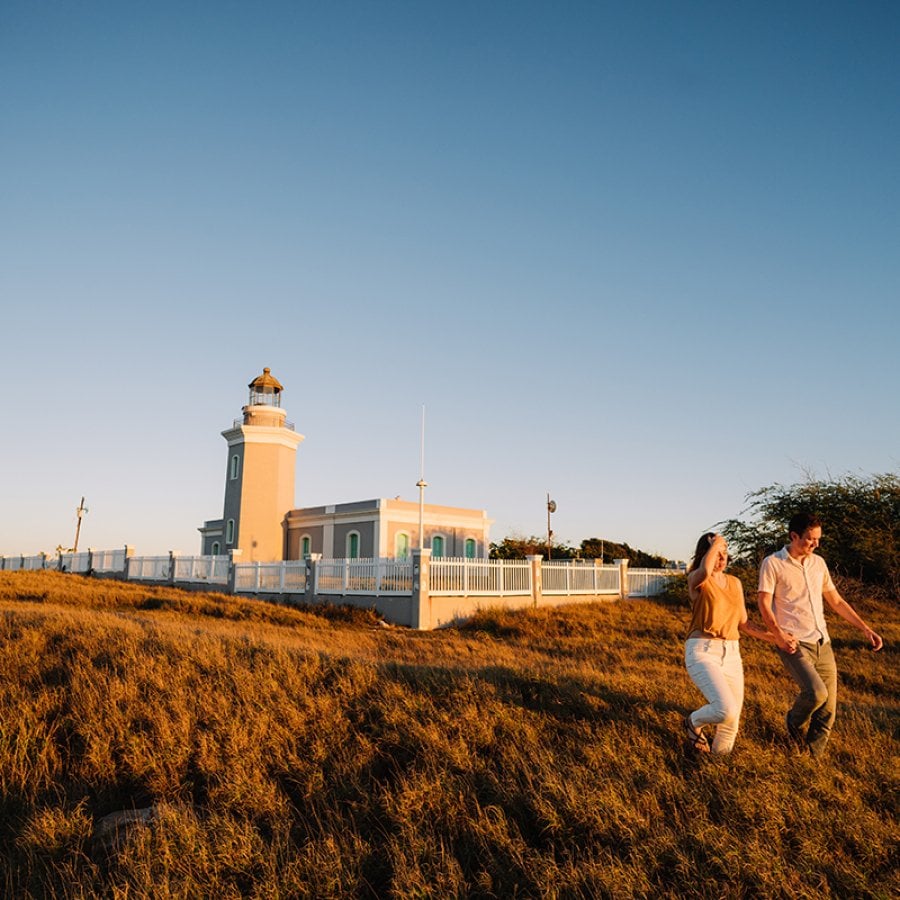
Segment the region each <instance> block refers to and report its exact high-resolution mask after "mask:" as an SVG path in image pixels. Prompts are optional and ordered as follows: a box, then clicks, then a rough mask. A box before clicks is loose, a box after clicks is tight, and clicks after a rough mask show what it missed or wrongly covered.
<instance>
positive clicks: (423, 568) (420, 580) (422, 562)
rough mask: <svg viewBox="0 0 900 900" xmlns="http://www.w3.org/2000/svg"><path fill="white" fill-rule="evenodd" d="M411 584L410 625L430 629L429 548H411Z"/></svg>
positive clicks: (418, 628)
mask: <svg viewBox="0 0 900 900" xmlns="http://www.w3.org/2000/svg"><path fill="white" fill-rule="evenodd" d="M412 556H413V559H412V565H413V586H412V610H411V621H410V623H409V624H410V627H411V628H415V629H416V630H417V631H428V630H430V629H431V548H430V547H424V548H421V549H420V548H416V549H415V550H413V554H412Z"/></svg>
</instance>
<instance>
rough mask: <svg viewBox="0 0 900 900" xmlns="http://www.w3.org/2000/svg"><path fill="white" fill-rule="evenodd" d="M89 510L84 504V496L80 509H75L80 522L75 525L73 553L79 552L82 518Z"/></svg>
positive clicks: (79, 505)
mask: <svg viewBox="0 0 900 900" xmlns="http://www.w3.org/2000/svg"><path fill="white" fill-rule="evenodd" d="M87 511H88V508H87V507H86V506H85V505H84V497H82V498H81V503H79V504H78V509H76V510H75V515H76V516H78V524H77V525H76V526H75V546H74V547H73V548H72V552H73V553H77V552H78V536H79V535H80V534H81V520H82V519H83V518H84V514H85V513H86V512H87Z"/></svg>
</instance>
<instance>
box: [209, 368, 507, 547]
mask: <svg viewBox="0 0 900 900" xmlns="http://www.w3.org/2000/svg"><path fill="white" fill-rule="evenodd" d="M248 387H249V389H250V397H249V401H248V403H247V405H246V406H245V407H243V410H242V418H241V419H238V420H236V421H235V422H234V425H233V426H232V427H231V428H228V429H226V430H225V431H223V432H222V437H224V438H225V440H226V442H227V443H228V456H227V465H226V471H225V502H224V505H223V510H222V518H221V519H211V520H209V521H207V522H204V524H203V525H202V526H201V527H200V529H199V531H200V535H201V550H200V552H201V553H202V554H203V555H204V556H218V555H223V554H233V555H234V556H235V557H237V559H239V560H240V561H241V562H272V561H277V560H283V559H303V558H305V557H308V556H310V555H311V554H313V553H316V554H321V555H322V556H324V557H325V558H326V559H328V558H351V559H352V558H361V557H369V558H371V557H395V558H396V557H405V556H408V555H409V554H410V553H411V551H412V549H413V548H414V547H417V546H420V545H421V546H424V547H428V548H430V549H431V551H432V556H437V557H440V556H455V557H470V558H479V559H480V558H484V557H486V556H487V555H488V550H489V549H490V527H491V525H492V524H493V520H492V519H489V518H488V517H487V513H486V512H485V510H483V509H466V508H463V507H457V506H437V505H434V504H424V505H423V506H422V515H423V516H424V517H420V507H419V504H418V503H415V502H412V501H407V500H401V499H399V497H398V498H394V499H387V498H379V499H375V500H362V501H356V502H351V503H337V504H332V505H327V506H317V507H306V508H303V509H294V503H295V495H294V488H295V484H294V481H295V474H296V468H297V447H298V446H299V445H300V444H301V443H302V442H303V440H304V436H303V435H302V434H297V432H296V431H295V430H294V426H293V424H292V423H290V422H288V421H286V418H287V416H286V413H285V411H284V410H283V409H282V408H281V393H282V391H283V390H284V388H283V386H282V385H281V383H280V382H279V381H278V379H277V378H275V376H274V375H272V373H271V371H270V370H269V369H263V373H262V375H259V376H257V377H256V378H254V379H253V381H251V382H250V384H249V385H248ZM420 518H421V525H422V527H421V531H422V534H421V536H420V534H419V531H420V528H419V525H420Z"/></svg>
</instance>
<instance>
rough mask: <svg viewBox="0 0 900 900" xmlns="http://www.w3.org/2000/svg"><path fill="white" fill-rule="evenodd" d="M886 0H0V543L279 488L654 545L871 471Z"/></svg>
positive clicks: (893, 125)
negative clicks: (272, 424) (265, 386)
mask: <svg viewBox="0 0 900 900" xmlns="http://www.w3.org/2000/svg"><path fill="white" fill-rule="evenodd" d="M898 47H900V4H898V3H896V2H894V0H887V2H829V3H821V2H810V3H805V2H788V3H764V2H762V3H752V4H728V3H720V2H686V3H669V2H640V0H637V2H632V3H619V2H616V3H612V2H609V3H606V2H563V3H550V2H540V3H538V2H523V0H515V2H490V0H478V2H467V0H454V2H423V0H410V2H390V0H379V2H341V0H337V2H328V3H324V2H317V3H312V2H228V0H216V2H212V0H209V2H204V0H180V2H177V3H175V2H164V0H156V2H153V3H142V2H121V0H115V2H106V3H100V2H91V0H85V2H80V3H51V2H38V0H4V2H3V3H2V4H0V298H2V314H0V328H2V356H0V359H2V364H0V372H2V378H3V384H4V387H5V397H6V400H5V404H4V411H3V416H2V426H0V427H2V431H0V462H2V466H0V511H2V518H0V553H6V554H12V553H19V552H24V553H29V554H30V553H36V552H38V551H41V550H52V549H54V548H55V547H56V546H57V545H58V544H64V545H68V544H71V541H72V540H73V538H74V530H75V522H76V517H75V507H76V506H77V505H78V502H79V500H80V498H81V497H82V495H83V496H85V497H86V505H87V506H88V508H89V510H90V512H89V513H88V514H87V516H86V517H85V520H84V526H83V529H82V538H81V540H82V544H81V546H82V547H86V546H94V547H97V548H102V549H109V548H114V547H117V546H122V545H124V544H126V543H128V544H132V545H134V546H135V548H136V552H137V553H138V554H139V555H150V554H155V553H162V552H165V551H166V550H169V549H175V550H180V551H181V552H182V553H187V554H189V553H197V552H199V535H198V533H197V530H196V529H197V527H198V526H199V525H200V524H201V523H202V522H203V521H204V520H205V519H211V518H217V517H219V516H221V514H222V500H223V492H224V482H225V469H226V444H225V441H224V440H223V438H222V437H221V431H222V430H223V429H225V428H227V427H229V426H230V425H231V422H232V420H233V419H234V418H236V417H238V416H240V412H241V406H242V405H243V404H244V403H246V402H247V384H248V382H249V381H250V380H251V379H252V378H253V377H255V376H256V375H257V374H259V373H260V372H261V370H262V368H263V366H269V367H270V368H271V369H272V372H273V374H274V375H275V376H276V377H277V378H278V379H279V380H280V381H281V382H282V383H283V384H284V386H285V392H284V404H283V405H284V406H285V407H286V409H287V411H288V418H289V419H290V420H291V421H293V422H294V423H296V427H297V430H298V431H300V432H301V433H303V434H305V435H306V441H305V442H304V443H303V444H302V445H301V447H300V450H299V454H298V465H297V505H298V506H307V505H319V504H324V503H337V502H345V501H350V500H360V499H369V498H374V497H393V496H396V495H398V494H399V495H401V496H402V497H404V498H406V499H409V500H416V499H417V497H418V492H417V489H416V487H415V483H416V481H417V480H418V478H419V449H420V448H419V435H420V416H421V409H422V406H423V404H424V405H425V409H426V441H425V477H426V480H427V481H428V483H429V488H428V491H427V493H426V499H427V500H428V502H433V503H441V504H449V505H459V506H473V507H477V508H484V509H486V510H487V511H488V514H489V515H490V516H491V517H493V518H494V519H495V520H496V523H495V525H494V527H493V530H492V537H493V539H495V540H499V539H500V538H502V537H503V536H504V535H506V534H509V533H512V532H518V533H520V534H532V533H533V534H541V533H542V532H544V531H545V529H546V496H547V493H548V492H549V493H550V495H551V496H552V497H553V499H554V500H556V502H557V504H558V511H557V512H556V513H555V514H554V516H553V527H554V530H555V532H556V536H557V537H558V538H559V539H560V540H562V541H565V542H569V543H575V544H577V543H578V542H579V541H580V540H581V539H582V538H586V537H591V536H598V537H604V538H607V539H610V540H619V541H627V542H628V543H629V544H631V545H632V546H634V547H639V548H641V549H644V550H648V551H651V552H656V553H660V554H662V555H664V556H668V557H671V558H679V559H683V558H685V557H687V556H689V554H690V552H691V550H692V548H693V544H694V543H695V541H696V538H697V536H698V535H699V534H700V533H701V532H702V531H704V530H706V529H708V528H709V527H711V526H713V525H714V524H715V523H716V522H718V521H720V520H722V519H724V518H728V517H733V516H737V515H739V514H740V512H741V511H742V509H743V508H744V506H745V497H746V495H747V494H748V493H749V492H750V491H753V490H756V489H758V488H761V487H765V486H767V485H770V484H774V483H776V482H779V483H782V484H790V483H794V482H798V481H802V480H804V479H805V478H806V477H807V476H808V475H812V476H815V477H827V476H829V475H832V476H838V475H842V474H845V473H854V474H857V475H867V474H871V473H876V472H889V471H893V472H896V471H897V470H898V466H900V416H898V397H900V352H898V345H900V303H898V294H900V253H898V250H900V177H898V176H900V53H898Z"/></svg>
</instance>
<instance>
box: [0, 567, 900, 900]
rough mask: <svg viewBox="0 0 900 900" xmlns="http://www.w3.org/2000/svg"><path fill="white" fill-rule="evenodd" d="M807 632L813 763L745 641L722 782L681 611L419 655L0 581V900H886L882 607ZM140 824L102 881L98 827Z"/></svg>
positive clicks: (658, 606) (494, 622)
mask: <svg viewBox="0 0 900 900" xmlns="http://www.w3.org/2000/svg"><path fill="white" fill-rule="evenodd" d="M853 602H854V603H855V604H856V605H857V608H858V609H860V611H861V612H862V613H863V614H864V615H865V616H866V617H867V618H870V619H871V621H872V623H873V625H875V626H876V628H878V629H879V630H880V631H881V632H882V634H883V635H884V637H885V639H886V641H887V642H888V643H887V647H886V648H885V650H884V651H882V652H881V653H878V654H873V653H869V652H867V651H866V650H865V649H864V648H863V644H862V641H861V639H860V637H859V635H858V633H857V632H855V631H853V630H852V629H849V628H848V627H845V625H844V623H842V622H840V621H839V620H838V621H835V620H834V619H832V622H831V624H832V633H833V637H834V639H835V648H836V652H837V656H838V665H839V669H840V672H841V698H840V704H841V705H840V709H839V716H838V723H837V728H836V732H835V735H834V737H833V739H832V742H831V745H830V748H829V752H828V755H827V756H826V758H825V759H824V760H820V761H813V760H812V759H811V758H809V757H807V756H802V755H798V754H796V753H794V752H792V751H791V750H790V749H789V748H788V747H787V746H786V744H785V742H784V735H783V723H782V718H783V713H784V710H785V709H786V706H787V702H788V699H789V697H790V696H791V695H792V693H793V687H792V685H791V684H790V683H789V681H788V679H787V676H786V675H784V673H783V672H782V670H781V667H780V663H779V662H778V660H777V659H776V657H775V656H774V653H773V651H772V650H771V649H770V648H769V647H768V646H767V645H764V644H761V643H759V642H754V641H752V640H745V641H743V644H742V645H743V650H744V660H745V670H746V675H747V700H746V703H745V708H744V722H743V727H742V732H741V735H740V736H739V738H738V745H737V748H736V750H735V752H734V754H732V755H731V756H730V757H727V758H722V759H708V758H707V759H696V758H694V757H692V756H690V755H687V754H685V751H684V748H683V745H682V742H681V736H680V729H679V722H680V719H681V716H682V715H683V714H684V712H685V711H686V710H688V709H690V708H693V707H695V706H696V705H698V704H699V697H698V695H697V693H696V691H695V689H694V687H693V685H692V684H691V683H690V681H689V679H688V678H687V676H686V674H685V673H684V670H683V665H682V646H681V633H682V631H683V629H684V626H685V623H686V620H687V612H686V610H685V609H684V608H683V607H681V606H679V605H678V603H677V598H675V599H674V600H673V599H671V598H670V599H669V600H668V601H629V602H625V603H621V602H614V603H605V604H598V605H590V606H588V605H584V606H573V607H567V608H564V609H541V610H531V611H527V612H520V613H490V614H487V613H486V614H482V615H481V616H479V617H477V618H476V619H475V620H474V621H473V622H472V623H470V624H469V625H467V626H465V627H462V628H456V629H446V630H443V631H440V632H431V633H416V632H411V631H407V630H404V629H398V628H386V627H383V626H382V625H380V624H379V623H378V621H377V619H376V618H375V616H374V615H373V614H371V613H366V612H359V611H357V612H349V611H346V610H327V611H323V610H320V611H317V612H304V611H301V610H296V609H290V608H287V607H283V606H276V605H271V604H265V603H259V602H255V601H248V600H240V599H237V598H233V597H227V596H223V595H214V594H192V593H185V592H182V591H178V590H175V589H166V588H147V587H142V586H139V585H134V584H128V583H120V582H116V581H97V580H90V579H84V578H80V577H78V576H72V575H62V574H58V573H51V572H48V573H28V572H15V573H0V635H2V640H0V894H2V895H3V896H9V897H23V898H29V897H34V898H37V897H62V898H82V897H84V898H86V897H96V896H100V897H114V898H145V897H147V898H149V897H154V898H155V897H185V898H188V897H216V898H230V897H260V898H289V897H397V898H406V897H410V898H411V897H498V898H507V897H560V898H563V897H576V898H577V897H585V898H588V897H591V898H592V897H612V898H618V897H622V898H626V897H682V896H700V897H723V896H728V897H814V896H815V897H822V896H825V897H842V898H843V897H885V898H887V897H893V896H896V895H897V894H898V893H900V877H898V874H897V869H898V858H897V838H898V825H897V781H898V771H897V743H896V739H897V733H896V729H897V711H898V705H897V699H898V677H897V674H896V647H897V645H898V640H900V628H898V626H897V625H896V624H895V622H894V621H893V618H894V609H895V604H894V603H893V602H889V601H888V600H886V599H880V600H877V599H867V598H866V597H865V596H860V597H856V596H854V597H853ZM151 805H153V806H154V807H155V809H156V818H155V820H154V822H153V824H152V825H151V826H150V827H147V828H139V829H134V830H133V831H131V832H129V833H128V836H127V839H126V840H125V841H124V842H123V843H122V845H121V847H120V848H119V850H118V851H117V852H113V853H111V854H108V853H102V852H99V851H98V850H97V848H96V847H95V846H94V844H93V843H92V840H91V837H92V833H93V830H94V827H95V823H96V822H97V820H99V819H100V818H101V817H102V816H104V815H105V814H107V813H110V812H113V811H116V810H122V809H133V808H141V807H147V806H151Z"/></svg>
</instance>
